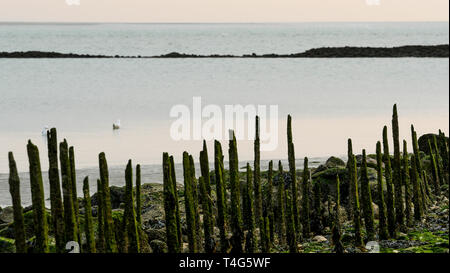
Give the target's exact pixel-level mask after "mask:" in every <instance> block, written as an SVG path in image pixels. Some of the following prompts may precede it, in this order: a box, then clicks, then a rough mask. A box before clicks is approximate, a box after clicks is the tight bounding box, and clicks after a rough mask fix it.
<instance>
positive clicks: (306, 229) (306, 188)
mask: <svg viewBox="0 0 450 273" xmlns="http://www.w3.org/2000/svg"><path fill="white" fill-rule="evenodd" d="M303 166H304V168H303V179H302V185H303V190H302V192H303V197H302V204H303V211H302V218H303V221H302V222H303V237H305V238H308V237H309V236H310V233H311V226H310V215H311V214H310V210H309V203H310V196H309V194H310V191H311V180H310V179H309V178H310V172H309V168H308V158H307V157H305V161H304V164H303Z"/></svg>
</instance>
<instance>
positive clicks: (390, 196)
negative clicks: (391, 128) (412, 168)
mask: <svg viewBox="0 0 450 273" xmlns="http://www.w3.org/2000/svg"><path fill="white" fill-rule="evenodd" d="M383 162H384V171H385V177H386V188H387V195H386V212H387V226H388V232H389V236H390V237H391V238H395V234H396V231H397V224H396V221H395V196H394V185H393V184H392V168H391V156H390V154H389V142H388V135H387V126H384V128H383Z"/></svg>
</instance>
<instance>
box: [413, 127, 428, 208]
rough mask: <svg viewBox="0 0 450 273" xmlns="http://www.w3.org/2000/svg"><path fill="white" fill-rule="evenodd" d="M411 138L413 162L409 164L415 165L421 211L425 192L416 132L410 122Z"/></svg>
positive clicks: (423, 206)
mask: <svg viewBox="0 0 450 273" xmlns="http://www.w3.org/2000/svg"><path fill="white" fill-rule="evenodd" d="M411 138H412V144H413V151H414V159H415V160H414V161H413V162H414V163H415V164H411V165H412V166H413V167H415V170H416V171H415V172H416V174H414V175H415V176H416V175H417V183H418V185H419V191H420V197H421V201H420V204H421V206H422V208H421V211H422V212H423V211H424V210H425V208H426V205H425V204H426V199H427V194H426V190H425V187H424V177H423V174H422V163H421V162H420V153H419V144H418V141H417V132H416V131H415V130H414V126H413V125H412V124H411Z"/></svg>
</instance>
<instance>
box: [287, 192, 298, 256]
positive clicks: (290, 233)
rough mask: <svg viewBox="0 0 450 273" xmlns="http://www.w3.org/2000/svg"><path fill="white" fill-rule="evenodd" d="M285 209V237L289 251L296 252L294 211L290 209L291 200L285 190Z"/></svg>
mask: <svg viewBox="0 0 450 273" xmlns="http://www.w3.org/2000/svg"><path fill="white" fill-rule="evenodd" d="M284 196H285V211H286V220H285V221H286V237H287V242H288V246H289V252H290V253H297V252H298V249H297V238H296V233H295V224H294V213H293V211H292V204H293V203H292V201H291V198H290V195H289V192H288V191H287V190H286V191H285V194H284Z"/></svg>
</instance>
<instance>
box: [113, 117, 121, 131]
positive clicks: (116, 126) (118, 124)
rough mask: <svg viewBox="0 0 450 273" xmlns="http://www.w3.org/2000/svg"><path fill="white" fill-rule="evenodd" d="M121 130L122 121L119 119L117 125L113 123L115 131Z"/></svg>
mask: <svg viewBox="0 0 450 273" xmlns="http://www.w3.org/2000/svg"><path fill="white" fill-rule="evenodd" d="M118 129H120V119H118V120H117V121H116V122H115V123H113V130H118Z"/></svg>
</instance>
